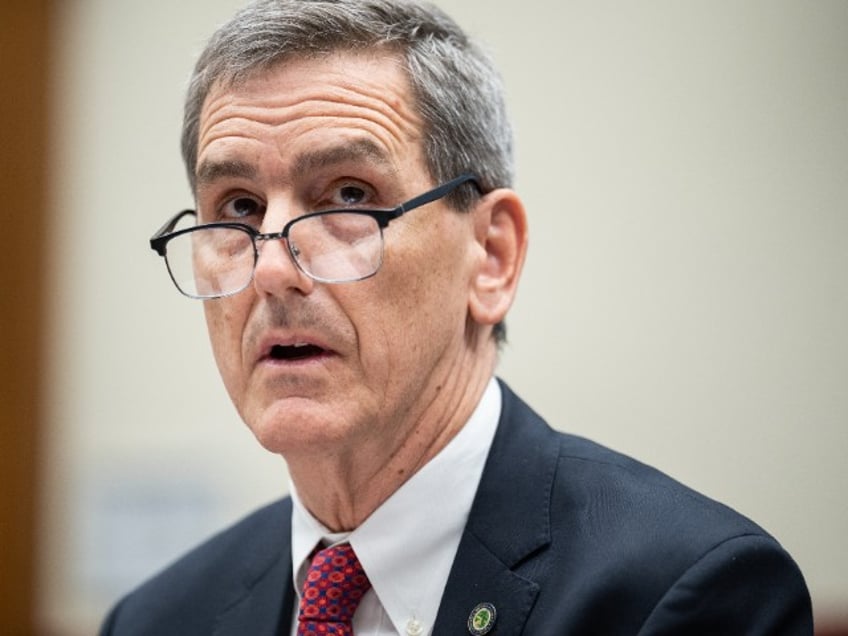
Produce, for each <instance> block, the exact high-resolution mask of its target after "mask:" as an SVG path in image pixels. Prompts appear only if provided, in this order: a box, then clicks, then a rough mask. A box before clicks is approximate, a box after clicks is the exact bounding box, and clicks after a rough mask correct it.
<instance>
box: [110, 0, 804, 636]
mask: <svg viewBox="0 0 848 636" xmlns="http://www.w3.org/2000/svg"><path fill="white" fill-rule="evenodd" d="M183 154H184V158H185V160H186V165H187V168H188V173H189V179H190V181H191V184H192V187H193V190H194V193H195V197H196V207H197V210H196V212H193V211H186V212H183V213H181V214H179V215H177V216H175V217H174V218H173V219H171V220H170V221H169V222H167V223H166V224H165V225H164V226H163V228H162V229H161V230H160V231H159V232H158V233H157V234H156V235H155V236H154V238H153V239H152V240H151V244H152V246H153V247H154V248H155V249H156V250H157V251H158V252H159V253H160V254H161V255H163V256H164V257H165V260H166V263H167V266H168V270H169V272H170V275H171V277H172V279H173V281H174V283H175V284H176V285H177V287H178V289H180V291H181V292H183V293H184V294H186V295H187V296H190V297H193V298H199V299H202V300H203V304H204V309H205V313H206V319H207V324H208V327H209V333H210V337H211V341H212V346H213V350H214V353H215V358H216V361H217V364H218V367H219V369H220V372H221V375H222V377H223V379H224V383H225V385H226V387H227V390H228V392H229V394H230V397H231V398H232V400H233V402H234V404H235V405H236V407H237V409H238V411H239V413H240V415H241V416H242V418H243V419H244V421H245V422H246V423H247V425H248V426H249V427H250V428H251V430H252V432H253V433H254V434H255V436H256V437H257V439H258V440H259V441H260V443H261V444H262V445H263V446H264V447H265V448H266V449H268V450H270V451H271V452H274V453H279V454H281V455H282V456H283V457H284V458H285V460H286V462H287V464H288V467H289V470H290V474H291V481H292V484H291V486H292V495H291V497H290V498H286V499H284V500H282V501H280V502H277V503H275V504H272V505H271V506H269V507H267V508H265V509H263V510H260V511H258V512H257V513H255V514H253V515H251V516H250V517H248V518H247V519H245V520H243V521H241V522H240V523H238V524H237V525H235V526H234V527H232V528H230V529H228V530H226V531H224V532H223V533H221V534H219V535H218V536H216V537H214V538H213V539H211V540H210V541H209V542H207V543H206V544H204V545H202V546H201V547H199V548H197V549H196V550H195V551H193V552H192V553H190V554H189V555H187V556H186V557H184V558H183V559H181V560H180V561H178V562H177V563H176V564H174V565H172V566H171V567H170V568H168V569H167V570H166V571H164V572H163V573H161V574H160V575H158V576H157V577H155V578H154V579H153V580H151V581H149V582H148V583H146V584H145V585H144V586H142V587H141V588H139V589H138V590H136V591H135V592H133V593H132V594H130V595H129V596H128V597H127V598H126V599H124V600H123V601H121V602H120V603H119V604H118V606H117V607H116V608H115V609H114V610H113V612H112V613H111V614H110V616H109V617H108V618H107V620H106V623H105V625H104V628H103V633H104V634H116V635H130V634H150V635H156V636H162V635H167V634H174V635H177V634H179V635H180V636H184V635H190V634H220V635H223V634H250V635H261V634H311V633H338V634H350V633H356V634H358V635H359V636H362V635H365V634H409V635H412V636H415V635H418V634H439V635H441V634H448V635H453V634H467V633H470V634H475V635H476V634H487V633H491V634H498V635H505V634H530V635H533V636H536V635H545V634H552V635H553V634H555V635H559V634H604V635H608V634H810V633H812V627H811V618H810V601H809V595H808V593H807V590H806V587H805V584H804V581H803V578H802V576H801V574H800V572H799V571H798V569H797V566H796V565H795V564H794V563H793V561H792V560H791V558H790V557H789V556H788V555H787V554H786V552H785V551H784V550H783V549H782V548H781V547H780V546H779V544H778V543H777V542H776V541H775V540H774V539H773V538H771V537H770V536H769V535H768V534H766V533H765V532H764V531H763V530H762V529H760V528H759V527H757V526H756V525H754V524H753V523H752V522H750V521H748V520H747V519H745V518H743V517H742V516H740V515H738V514H736V513H735V512H733V511H731V510H729V509H728V508H726V507H724V506H721V505H720V504H717V503H715V502H713V501H710V500H708V499H706V498H704V497H702V496H700V495H698V494H696V493H694V492H692V491H690V490H688V489H686V488H685V487H683V486H681V485H680V484H678V483H676V482H674V481H673V480H671V479H669V478H668V477H666V476H664V475H662V474H660V473H658V472H657V471H655V470H653V469H651V468H648V467H646V466H644V465H642V464H639V463H637V462H635V461H633V460H631V459H628V458H626V457H623V456H621V455H618V454H616V453H614V452H612V451H610V450H607V449H604V448H602V447H599V446H597V445H595V444H593V443H591V442H588V441H586V440H582V439H579V438H575V437H572V436H569V435H564V434H560V433H556V432H554V431H553V430H552V429H551V428H549V427H548V426H547V424H546V423H544V422H543V421H542V420H541V419H540V418H539V417H538V416H537V415H535V414H534V413H533V412H532V411H531V410H530V409H529V407H527V406H526V405H525V404H524V403H523V402H522V401H521V400H520V399H519V398H518V397H517V396H515V395H514V394H513V393H512V392H511V391H510V389H509V388H508V387H507V386H506V385H504V384H503V383H500V382H498V381H497V380H494V379H493V373H494V368H495V363H496V358H497V347H498V343H499V341H500V340H502V338H503V333H504V330H503V321H504V318H505V315H506V313H507V310H508V308H509V306H510V304H511V302H512V300H513V298H514V295H515V291H516V287H517V284H518V279H519V275H520V272H521V269H522V265H523V262H524V257H525V252H526V245H527V229H526V219H525V212H524V209H523V207H522V204H521V201H520V200H519V198H518V197H517V195H516V194H515V193H514V192H513V191H512V190H511V189H509V186H510V184H511V183H512V155H511V134H510V129H509V124H508V122H507V120H506V117H505V109H504V105H503V98H502V90H501V87H500V83H499V80H498V76H497V73H496V72H495V71H494V69H493V68H492V66H491V64H490V63H489V61H488V60H487V58H486V57H485V56H484V55H482V54H481V53H480V51H479V50H478V49H477V47H476V46H475V45H474V44H473V43H471V42H470V41H469V40H468V38H467V37H466V35H465V34H464V33H463V32H462V31H461V30H460V29H459V28H458V27H457V26H456V25H455V24H454V23H453V22H452V21H451V20H450V19H449V18H447V17H446V16H444V15H443V14H442V13H441V12H439V11H438V10H436V9H434V8H433V7H430V6H428V5H423V4H418V3H416V2H412V3H406V2H402V1H401V0H263V1H260V2H257V3H255V4H253V5H251V6H249V7H248V8H246V9H245V10H243V11H242V12H241V13H239V14H238V15H237V16H236V17H235V18H234V19H233V20H232V21H231V22H230V23H229V24H227V25H225V26H224V27H222V28H221V29H220V30H219V31H218V32H217V33H216V34H215V36H214V37H213V38H212V40H211V41H210V43H209V44H208V46H207V48H206V50H205V51H204V53H203V54H202V56H201V58H200V60H199V62H198V65H197V67H196V69H195V73H194V76H193V78H192V82H191V85H190V89H189V94H188V99H187V103H186V116H185V126H184V133H183Z"/></svg>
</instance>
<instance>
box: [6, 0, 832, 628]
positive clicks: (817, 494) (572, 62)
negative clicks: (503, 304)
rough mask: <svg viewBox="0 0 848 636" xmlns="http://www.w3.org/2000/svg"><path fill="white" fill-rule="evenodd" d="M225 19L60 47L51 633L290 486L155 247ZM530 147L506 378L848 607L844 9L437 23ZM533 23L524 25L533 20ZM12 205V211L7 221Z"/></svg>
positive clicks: (47, 577)
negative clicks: (748, 520) (242, 410)
mask: <svg viewBox="0 0 848 636" xmlns="http://www.w3.org/2000/svg"><path fill="white" fill-rule="evenodd" d="M240 4H241V2H239V1H237V0H215V1H212V0H182V1H181V2H179V3H177V2H165V1H164V0H159V1H156V2H147V3H139V2H128V1H120V2H116V1H113V0H67V1H66V2H64V3H61V11H60V14H61V15H60V16H59V19H58V20H57V32H58V33H59V42H58V46H59V50H60V51H61V56H60V58H59V65H58V69H57V72H56V84H55V92H54V137H55V148H54V149H55V150H56V154H55V157H56V158H55V162H54V163H55V165H54V188H53V196H52V198H53V202H52V223H53V225H52V230H51V240H52V245H53V250H52V254H53V259H52V263H51V271H52V279H51V280H52V294H51V307H50V318H51V321H52V324H51V336H50V341H49V346H48V363H49V365H50V369H51V372H50V375H49V378H48V385H49V389H50V393H49V400H48V404H47V409H48V416H49V426H50V428H49V461H48V464H47V471H48V473H47V481H48V484H49V490H48V493H47V497H46V504H45V513H46V519H47V523H46V525H45V528H44V541H45V545H46V546H47V549H46V550H45V551H44V553H43V556H42V562H41V581H42V583H41V590H42V598H41V608H42V611H41V614H42V617H43V622H44V624H45V625H48V626H52V627H53V628H54V632H55V633H59V634H72V633H80V634H83V633H90V632H91V630H92V626H93V625H95V624H96V623H97V621H98V620H99V618H100V616H101V614H102V612H103V611H104V610H105V607H106V606H107V605H108V604H109V603H110V602H111V601H112V600H113V599H114V598H115V596H116V595H118V594H120V593H121V592H122V591H124V590H125V589H126V588H127V587H129V586H130V585H132V583H133V582H134V581H136V580H137V579H138V578H139V577H141V576H145V575H146V574H147V573H149V572H150V571H152V570H153V569H156V568H158V567H160V566H161V565H162V564H163V563H164V562H165V561H167V560H169V559H170V558H172V557H173V556H175V555H176V554H177V553H178V552H180V551H182V550H183V549H184V548H185V547H187V546H188V545H190V544H192V543H194V542H196V541H197V540H199V539H200V538H201V537H203V536H205V535H207V534H208V533H209V532H211V531H212V530H214V529H216V528H218V527H220V526H221V525H223V524H224V523H226V522H227V521H228V520H232V519H235V518H236V517H237V516H239V515H240V514H242V513H243V512H246V511H247V510H249V509H251V508H253V507H255V506H256V505H259V504H260V503H262V502H264V501H267V500H270V499H272V498H274V497H276V496H277V495H279V494H280V493H281V492H283V491H284V490H285V488H286V486H287V477H286V474H285V468H284V465H283V463H282V461H281V460H278V459H277V458H274V457H271V456H269V455H267V454H266V453H265V452H264V451H262V450H261V449H260V448H259V446H258V444H256V443H255V442H254V440H253V439H252V438H251V436H250V434H249V433H248V432H247V431H246V429H245V428H244V426H243V425H242V424H241V423H240V422H239V421H238V418H237V417H236V415H235V413H234V411H233V409H232V407H231V406H230V405H229V403H228V402H227V400H226V398H225V397H224V394H223V389H222V387H221V384H220V381H219V379H218V377H217V374H216V372H215V369H214V367H213V362H212V359H211V356H210V354H209V352H208V347H207V343H206V335H205V332H204V326H203V323H202V317H201V313H200V306H199V305H198V304H193V303H191V302H189V301H187V300H183V299H182V298H180V297H179V296H178V295H177V293H176V292H175V291H174V290H173V289H172V288H171V286H170V283H169V281H168V280H167V277H166V274H165V270H164V268H163V266H162V263H161V262H159V259H158V258H157V257H156V256H155V255H154V254H153V252H151V251H150V250H149V249H148V248H147V246H146V241H147V238H148V237H149V236H150V234H151V233H152V232H153V231H154V230H155V229H156V228H157V227H158V226H159V224H160V223H161V222H162V221H163V220H164V219H165V217H166V216H167V215H169V214H170V213H172V212H173V211H176V210H177V209H179V208H181V207H183V206H187V205H190V204H191V199H190V196H189V193H188V190H187V188H186V185H185V183H184V179H183V169H182V166H181V165H180V161H179V156H178V142H177V139H178V134H179V125H180V108H181V106H180V102H181V98H182V92H183V87H184V82H185V78H186V77H187V74H188V72H189V68H190V66H191V64H192V62H193V60H194V58H195V56H196V54H197V52H198V51H199V49H200V47H201V45H202V42H203V40H204V38H205V37H206V36H208V35H209V33H210V32H211V30H212V29H213V27H214V26H215V25H217V24H218V23H220V22H221V21H222V20H224V19H225V18H226V17H227V16H229V15H230V14H231V13H232V11H233V10H234V8H235V7H237V6H239V5H240ZM440 4H441V5H442V6H444V7H445V8H446V9H448V10H449V11H450V12H451V13H453V14H454V16H455V17H457V19H459V21H460V22H461V23H463V24H464V25H465V26H466V27H467V28H469V29H470V30H471V31H472V32H473V33H475V34H476V35H478V36H479V37H480V38H482V39H483V41H484V42H486V43H487V45H488V47H489V48H490V50H491V52H492V54H493V56H494V57H495V59H496V60H497V62H498V64H499V66H500V67H501V68H502V69H503V72H504V75H505V79H506V83H507V87H508V91H509V99H510V105H511V108H512V113H513V115H514V118H515V121H516V129H517V141H518V168H519V178H518V183H517V189H518V191H519V192H520V193H521V194H522V196H523V197H524V199H525V202H526V204H527V207H528V210H529V214H530V221H531V253H530V258H529V262H528V265H527V269H526V272H525V279H524V282H523V286H522V291H521V293H520V295H519V299H518V303H517V306H516V307H515V309H514V311H513V314H512V317H511V319H510V321H509V326H510V340H511V344H510V345H509V346H508V347H507V349H506V350H505V352H504V355H503V361H502V364H501V373H502V375H503V376H504V377H505V378H506V379H507V380H508V381H509V382H510V383H511V384H512V385H513V387H514V388H516V389H517V390H518V391H519V393H521V394H522V395H523V396H524V397H526V398H527V399H528V401H530V402H531V404H534V405H535V406H536V407H537V409H538V410H540V411H541V412H542V414H543V415H545V416H547V417H548V418H549V419H550V420H551V422H552V423H553V424H555V425H556V426H557V427H559V428H562V429H565V430H569V431H572V432H575V433H578V434H581V435H585V436H588V437H591V438H594V439H596V440H598V441H601V442H603V443H606V444H608V445H611V446H613V447H615V448H617V449H620V450H622V451H625V452H627V453H630V454H632V455H634V456H636V457H638V458H640V459H643V460H645V461H648V462H649V463H653V464H655V465H657V466H659V467H660V468H662V469H664V470H666V471H667V472H669V473H671V474H672V475H673V476H675V477H677V478H679V479H681V480H683V481H685V482H687V483H688V484H690V485H692V486H694V487H696V488H698V489H700V490H702V491H704V492H706V493H707V494H709V495H711V496H714V497H716V498H719V499H721V500H724V501H726V502H727V503H729V504H731V505H733V506H734V507H736V508H738V509H739V510H741V511H743V512H745V513H746V514H748V515H750V516H752V517H753V518H754V519H756V520H757V521H759V522H760V523H761V524H763V525H764V526H765V527H766V528H768V529H769V530H770V531H772V532H773V533H774V534H775V535H776V536H777V537H778V538H779V539H780V540H781V541H782V542H783V543H784V544H785V545H786V546H787V548H788V549H789V550H790V551H791V552H792V553H793V554H794V555H795V556H796V558H797V560H798V561H799V563H800V565H801V567H802V569H803V570H804V571H805V573H806V575H807V578H808V581H809V584H810V587H811V589H812V592H813V597H814V603H815V607H816V612H817V614H818V615H819V616H820V617H824V616H827V615H833V614H835V613H837V612H838V610H839V608H844V607H848V588H846V584H845V581H846V572H848V550H846V549H845V537H846V536H848V506H846V504H845V491H846V486H848V473H846V469H845V463H844V462H845V457H846V452H848V390H846V380H848V335H846V327H845V325H846V324H848V125H846V121H848V3H845V2H842V1H831V2H827V1H819V2H815V3H812V2H806V1H803V0H796V1H793V2H790V1H786V0H784V1H779V0H769V1H762V2H758V1H748V2H744V3H731V2H714V1H712V0H710V1H707V0H704V1H703V2H677V1H672V0H668V1H646V2H638V3H612V2H598V1H592V2H588V1H587V2H583V1H566V2H538V1H536V2H533V1H531V2H524V3H520V4H518V5H516V3H514V2H509V3H506V2H493V1H492V0H442V2H441V3H440ZM516 6H521V7H523V8H524V11H521V12H519V11H517V10H516V9H515V7H516ZM7 203H8V202H7Z"/></svg>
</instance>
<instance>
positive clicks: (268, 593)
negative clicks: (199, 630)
mask: <svg viewBox="0 0 848 636" xmlns="http://www.w3.org/2000/svg"><path fill="white" fill-rule="evenodd" d="M283 506H284V508H283V510H282V513H283V514H282V517H283V519H282V522H281V523H275V524H273V525H274V527H273V528H271V527H267V528H265V530H266V532H263V533H262V536H258V537H257V536H253V537H249V538H248V541H249V543H250V548H249V549H250V550H251V552H250V554H248V555H247V556H246V557H245V560H244V562H243V564H242V567H241V568H239V569H237V570H236V571H234V572H233V578H234V580H235V581H236V584H235V589H234V592H233V593H232V594H231V595H230V597H229V598H227V599H225V603H224V606H223V608H222V610H221V612H220V614H219V615H218V617H217V621H216V623H215V631H214V632H213V636H244V634H250V635H251V636H278V635H286V634H288V633H289V630H290V628H291V624H292V610H293V608H294V599H295V593H294V586H293V584H292V574H291V573H292V564H291V500H290V499H286V500H285V501H284V502H283Z"/></svg>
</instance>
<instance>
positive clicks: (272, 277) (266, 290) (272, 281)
mask: <svg viewBox="0 0 848 636" xmlns="http://www.w3.org/2000/svg"><path fill="white" fill-rule="evenodd" d="M256 249H257V251H258V257H257V261H256V269H255V270H254V272H253V286H254V288H255V289H256V292H257V293H258V294H259V295H260V296H264V295H271V296H278V297H282V296H284V295H285V294H286V293H288V292H290V291H293V290H294V291H297V292H299V293H301V294H309V293H310V292H311V291H312V289H313V287H314V281H313V280H312V279H311V278H309V276H307V275H306V274H304V273H303V272H302V271H301V269H300V268H299V267H298V266H297V265H296V264H295V262H294V259H293V258H292V255H291V253H290V252H289V246H288V242H287V239H268V240H263V241H258V242H257V247H256Z"/></svg>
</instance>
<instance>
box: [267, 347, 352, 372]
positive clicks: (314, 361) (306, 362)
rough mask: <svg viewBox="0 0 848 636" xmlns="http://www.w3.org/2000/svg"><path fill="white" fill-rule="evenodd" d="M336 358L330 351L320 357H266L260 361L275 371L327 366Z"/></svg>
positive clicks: (319, 355) (320, 354)
mask: <svg viewBox="0 0 848 636" xmlns="http://www.w3.org/2000/svg"><path fill="white" fill-rule="evenodd" d="M334 357H335V354H334V353H332V352H330V351H324V352H322V353H319V354H318V355H313V356H305V357H303V358H272V357H271V356H266V357H264V358H262V360H260V361H259V365H260V366H267V367H272V368H275V369H294V368H298V369H300V368H305V367H310V366H315V365H323V364H326V363H327V362H328V361H329V360H331V359H332V358H334Z"/></svg>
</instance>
